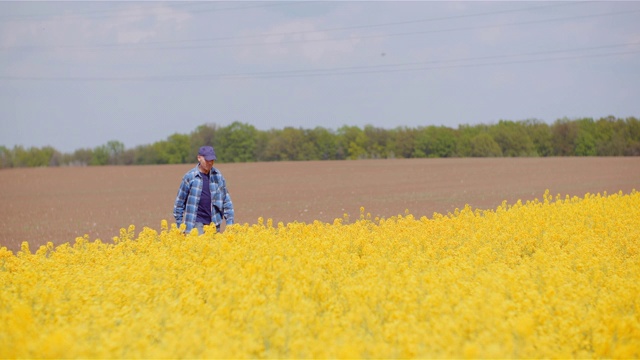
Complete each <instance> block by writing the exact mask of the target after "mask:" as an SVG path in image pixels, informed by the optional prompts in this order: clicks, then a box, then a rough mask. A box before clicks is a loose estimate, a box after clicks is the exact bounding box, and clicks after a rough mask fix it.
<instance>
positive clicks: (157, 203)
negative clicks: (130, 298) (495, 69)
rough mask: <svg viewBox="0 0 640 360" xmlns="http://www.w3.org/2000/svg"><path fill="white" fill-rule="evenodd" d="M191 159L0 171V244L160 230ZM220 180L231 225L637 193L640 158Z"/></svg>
mask: <svg viewBox="0 0 640 360" xmlns="http://www.w3.org/2000/svg"><path fill="white" fill-rule="evenodd" d="M193 166H195V161H194V163H193V164H190V165H160V166H105V167H78V168H73V167H65V168H30V169H5V170H0V247H2V246H4V247H7V248H8V249H9V250H11V251H14V252H16V251H18V250H19V249H20V245H21V243H22V242H23V241H28V242H29V246H30V248H31V251H35V250H37V249H38V247H39V246H41V245H44V244H46V243H47V242H48V241H51V242H53V243H54V244H55V245H59V244H62V243H71V244H73V243H74V242H75V238H76V237H79V236H84V235H85V234H86V235H88V236H89V238H90V240H91V241H93V240H95V239H100V240H102V241H103V242H108V241H111V240H112V238H113V237H114V236H118V234H119V231H120V228H127V227H128V226H129V225H135V226H136V233H137V232H139V231H141V230H142V229H143V227H150V228H153V229H156V230H159V229H160V222H161V221H162V220H163V219H165V220H168V221H169V223H172V222H173V216H172V210H173V202H174V199H175V196H176V194H177V191H178V185H179V182H180V180H181V178H182V175H183V174H184V173H185V172H186V171H188V170H189V169H190V168H192V167H193ZM214 166H216V167H217V168H218V169H219V170H220V171H221V172H222V174H223V175H224V176H225V178H226V180H227V185H228V188H229V191H230V193H231V197H232V200H233V204H234V208H235V213H236V222H237V223H249V224H254V223H256V222H257V220H258V217H263V218H264V219H265V220H266V219H269V218H271V219H273V221H274V224H277V223H278V222H283V223H285V224H286V223H288V222H294V221H297V222H305V223H310V222H313V221H314V220H319V221H323V222H333V220H334V219H336V218H343V216H344V214H348V215H349V216H350V218H351V219H357V218H358V217H359V216H360V207H361V206H362V207H364V208H365V212H367V213H370V214H371V215H372V216H374V217H376V216H379V217H384V218H388V217H392V216H396V215H403V214H405V211H408V212H409V213H411V214H413V215H414V216H416V217H421V216H426V217H429V218H431V217H432V216H433V214H434V213H441V214H447V213H449V212H453V211H455V209H456V208H460V209H461V208H463V207H464V206H465V205H466V204H468V205H470V206H471V207H472V208H474V209H478V208H479V209H495V208H496V207H497V206H499V205H500V204H501V203H502V201H507V203H509V204H513V203H515V202H516V201H517V200H522V201H526V200H533V199H535V198H538V199H541V198H542V196H543V194H544V192H545V190H547V189H548V190H549V191H550V192H551V194H552V195H554V196H555V195H557V194H560V195H562V196H565V195H570V196H579V197H583V196H584V195H585V194H586V193H604V192H607V193H609V194H611V193H615V192H619V191H622V192H623V193H630V192H631V191H632V190H634V189H637V190H640V158H639V157H612V158H593V157H589V158H575V157H573V158H492V159H486V158H480V159H477V158H476V159H467V158H463V159H402V160H400V159H398V160H360V161H311V162H269V163H241V164H222V163H220V164H216V165H214Z"/></svg>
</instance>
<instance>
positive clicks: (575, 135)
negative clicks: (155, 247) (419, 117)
mask: <svg viewBox="0 0 640 360" xmlns="http://www.w3.org/2000/svg"><path fill="white" fill-rule="evenodd" d="M205 144H206V145H212V146H214V148H215V149H216V153H217V155H218V159H219V160H218V161H219V162H224V163H231V162H257V161H296V160H300V161H302V160H346V159H393V158H426V157H429V158H447V157H547V156H639V155H640V121H639V120H638V119H636V118H635V117H629V118H625V119H622V118H615V117H613V116H610V117H606V118H600V119H598V120H594V119H592V118H583V119H576V120H570V119H567V118H563V119H558V120H556V121H555V122H554V123H553V124H547V123H545V122H542V121H538V120H524V121H510V120H501V121H499V122H498V123H497V124H492V125H484V124H480V125H460V126H458V128H457V129H454V128H449V127H445V126H419V127H415V128H410V127H397V128H394V129H384V128H380V127H375V126H372V125H366V126H365V127H364V128H360V127H357V126H347V125H345V126H342V127H341V128H339V129H337V130H331V129H327V128H324V127H316V128H313V129H303V128H294V127H285V128H284V129H271V130H266V131H262V130H258V129H256V128H255V127H254V126H253V125H250V124H247V123H242V122H238V121H236V122H233V123H232V124H230V125H228V126H218V125H216V124H204V125H200V126H198V127H197V128H196V129H195V130H194V131H192V132H191V133H189V134H179V133H175V134H173V135H170V136H169V137H167V139H166V140H162V141H158V142H155V143H153V144H149V145H140V146H136V147H134V148H130V149H126V148H125V146H124V144H123V143H121V142H120V141H117V140H112V141H109V142H107V143H106V144H104V145H100V146H97V147H95V148H93V149H90V148H85V149H78V150H76V151H74V152H73V153H61V152H59V151H57V150H56V149H55V148H53V147H51V146H45V147H42V148H36V147H31V148H28V149H25V148H24V147H22V146H14V147H13V149H9V148H7V147H5V146H0V168H12V167H37V166H87V165H91V166H93V165H147V164H185V163H191V162H195V154H196V153H197V149H198V148H199V147H200V146H201V145H205Z"/></svg>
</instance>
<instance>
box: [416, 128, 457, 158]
mask: <svg viewBox="0 0 640 360" xmlns="http://www.w3.org/2000/svg"><path fill="white" fill-rule="evenodd" d="M414 144H415V145H414V153H413V156H414V157H417V158H422V157H431V158H438V157H441V158H443V157H451V156H454V154H455V149H456V138H455V131H454V130H452V129H450V128H447V127H444V126H440V127H437V126H433V125H431V126H428V127H425V128H419V129H418V130H417V135H416V138H415V142H414Z"/></svg>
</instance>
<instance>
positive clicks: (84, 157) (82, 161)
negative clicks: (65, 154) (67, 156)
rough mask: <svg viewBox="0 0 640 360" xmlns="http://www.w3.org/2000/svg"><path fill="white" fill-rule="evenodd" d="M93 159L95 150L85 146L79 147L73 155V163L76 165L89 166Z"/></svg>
mask: <svg viewBox="0 0 640 360" xmlns="http://www.w3.org/2000/svg"><path fill="white" fill-rule="evenodd" d="M91 159H93V150H92V149H88V148H84V149H77V150H76V151H74V152H73V155H71V164H70V165H76V166H87V165H91Z"/></svg>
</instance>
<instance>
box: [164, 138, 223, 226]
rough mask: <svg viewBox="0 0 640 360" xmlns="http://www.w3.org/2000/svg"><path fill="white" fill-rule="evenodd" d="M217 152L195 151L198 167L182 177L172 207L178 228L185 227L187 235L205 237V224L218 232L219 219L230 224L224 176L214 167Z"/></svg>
mask: <svg viewBox="0 0 640 360" xmlns="http://www.w3.org/2000/svg"><path fill="white" fill-rule="evenodd" d="M215 160H216V152H215V151H214V150H213V147H211V146H202V147H201V148H200V150H199V151H198V165H197V166H196V167H195V168H193V169H191V170H190V171H189V172H187V173H186V174H185V175H184V176H183V177H182V182H181V183H180V188H179V189H178V196H177V197H176V202H175V204H174V205H173V216H174V217H175V219H176V223H177V224H178V227H180V225H181V224H183V223H184V224H186V227H187V228H186V233H187V234H188V233H189V232H190V231H191V229H194V228H195V229H198V233H199V234H200V235H202V234H204V230H203V227H204V225H209V224H211V223H213V224H215V225H216V228H217V229H218V231H220V225H221V224H222V219H223V218H224V219H225V220H226V223H227V225H232V224H233V215H234V213H233V204H232V203H231V196H230V195H229V191H228V190H227V183H226V181H225V180H224V177H223V176H222V174H221V173H220V171H218V169H216V168H214V167H213V163H214V161H215Z"/></svg>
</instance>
